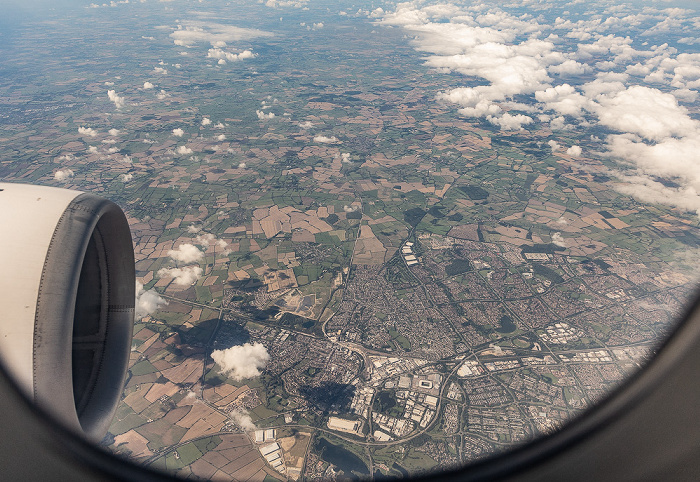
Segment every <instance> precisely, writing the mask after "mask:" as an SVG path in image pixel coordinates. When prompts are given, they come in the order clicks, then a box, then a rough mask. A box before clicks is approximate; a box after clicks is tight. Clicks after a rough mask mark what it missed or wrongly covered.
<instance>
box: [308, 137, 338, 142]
mask: <svg viewBox="0 0 700 482" xmlns="http://www.w3.org/2000/svg"><path fill="white" fill-rule="evenodd" d="M314 142H320V143H321V144H331V143H333V142H338V138H337V137H335V136H331V137H327V136H315V137H314Z"/></svg>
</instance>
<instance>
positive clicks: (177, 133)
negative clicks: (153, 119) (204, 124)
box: [173, 127, 185, 137]
mask: <svg viewBox="0 0 700 482" xmlns="http://www.w3.org/2000/svg"><path fill="white" fill-rule="evenodd" d="M184 134H185V131H183V130H182V129H180V128H179V127H178V128H177V129H173V135H174V136H177V137H182V136H183V135H184Z"/></svg>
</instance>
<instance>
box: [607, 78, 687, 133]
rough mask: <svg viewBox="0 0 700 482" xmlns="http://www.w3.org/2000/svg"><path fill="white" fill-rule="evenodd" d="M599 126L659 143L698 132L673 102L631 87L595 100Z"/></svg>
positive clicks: (649, 90)
mask: <svg viewBox="0 0 700 482" xmlns="http://www.w3.org/2000/svg"><path fill="white" fill-rule="evenodd" d="M596 100H597V104H598V105H597V106H596V108H595V111H596V114H597V115H598V119H599V122H600V123H601V124H603V125H605V126H607V127H611V128H613V129H615V130H618V131H620V132H628V133H633V134H638V135H640V136H642V137H644V138H646V139H649V140H653V141H660V140H663V139H665V138H668V137H670V136H688V135H693V134H694V133H696V132H697V131H698V128H699V124H698V121H696V120H693V119H692V118H690V116H689V115H688V110H687V109H686V108H685V107H683V106H680V105H679V104H678V101H677V100H676V98H675V97H674V96H673V95H671V94H667V93H664V92H661V91H660V90H658V89H652V88H649V87H643V86H639V85H634V86H632V87H629V88H627V89H626V90H623V91H619V92H616V93H612V94H607V95H600V96H598V97H597V98H596Z"/></svg>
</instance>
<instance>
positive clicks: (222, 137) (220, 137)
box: [216, 134, 226, 141]
mask: <svg viewBox="0 0 700 482" xmlns="http://www.w3.org/2000/svg"><path fill="white" fill-rule="evenodd" d="M216 140H217V141H225V140H226V136H225V135H224V134H219V135H218V136H216Z"/></svg>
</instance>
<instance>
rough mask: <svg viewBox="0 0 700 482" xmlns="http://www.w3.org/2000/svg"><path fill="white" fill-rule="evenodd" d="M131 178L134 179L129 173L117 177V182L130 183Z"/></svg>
mask: <svg viewBox="0 0 700 482" xmlns="http://www.w3.org/2000/svg"><path fill="white" fill-rule="evenodd" d="M133 178H134V175H133V174H132V173H130V172H129V173H126V174H122V175H121V176H119V180H120V181H121V182H125V183H126V182H129V181H131V180H132V179H133Z"/></svg>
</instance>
